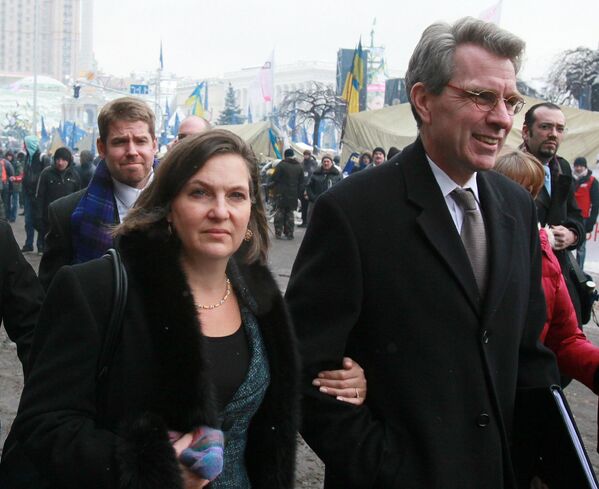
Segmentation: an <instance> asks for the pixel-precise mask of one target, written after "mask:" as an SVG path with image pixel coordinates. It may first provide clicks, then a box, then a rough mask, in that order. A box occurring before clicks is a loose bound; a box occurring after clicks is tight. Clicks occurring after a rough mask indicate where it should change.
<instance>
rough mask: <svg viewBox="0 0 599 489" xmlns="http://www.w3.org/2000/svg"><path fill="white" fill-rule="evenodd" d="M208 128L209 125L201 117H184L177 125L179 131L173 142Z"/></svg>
mask: <svg viewBox="0 0 599 489" xmlns="http://www.w3.org/2000/svg"><path fill="white" fill-rule="evenodd" d="M208 129H210V125H209V124H208V123H207V122H206V121H205V120H204V119H202V118H201V117H196V116H190V117H188V118H187V119H184V120H183V122H181V125H180V126H179V132H178V134H177V139H175V141H174V142H175V143H177V142H179V141H181V140H182V139H185V138H186V137H187V136H194V135H196V134H200V133H202V132H204V131H206V130H208Z"/></svg>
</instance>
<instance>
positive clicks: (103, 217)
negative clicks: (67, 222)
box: [71, 160, 117, 263]
mask: <svg viewBox="0 0 599 489" xmlns="http://www.w3.org/2000/svg"><path fill="white" fill-rule="evenodd" d="M115 216H116V203H115V201H114V193H113V188H112V178H111V176H110V172H109V171H108V167H107V166H106V162H105V161H104V160H102V161H100V163H99V164H98V167H97V168H96V172H95V173H94V176H93V177H92V179H91V181H90V182H89V186H88V187H87V191H86V192H85V193H84V194H83V197H82V198H81V200H80V201H79V203H78V204H77V207H76V208H75V210H74V211H73V214H72V215H71V230H72V231H71V237H72V243H73V251H74V253H73V262H72V263H84V262H86V261H89V260H93V259H94V258H100V257H101V256H102V255H104V254H105V253H106V251H108V249H109V248H110V247H111V246H112V244H113V239H112V234H111V231H112V230H111V227H112V226H113V225H114V224H116V222H117V220H116V219H115Z"/></svg>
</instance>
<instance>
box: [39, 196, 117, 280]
mask: <svg viewBox="0 0 599 489" xmlns="http://www.w3.org/2000/svg"><path fill="white" fill-rule="evenodd" d="M86 191H87V188H84V189H81V190H79V191H78V192H75V193H74V194H71V195H67V196H66V197H62V198H61V199H58V200H55V201H54V202H52V203H51V204H50V206H49V207H48V230H47V231H48V232H47V234H46V241H45V243H44V255H43V256H42V260H41V262H40V268H39V278H40V282H41V284H42V286H43V287H44V289H45V290H48V287H49V286H50V283H51V282H52V279H53V278H54V275H56V272H58V270H60V267H62V266H64V265H71V264H72V262H73V255H74V251H73V238H72V236H71V215H72V214H73V211H74V210H75V208H76V207H77V204H79V201H80V200H81V198H82V197H83V194H85V192H86ZM115 209H116V204H115ZM117 223H118V211H115V216H114V224H117ZM107 251H108V250H107Z"/></svg>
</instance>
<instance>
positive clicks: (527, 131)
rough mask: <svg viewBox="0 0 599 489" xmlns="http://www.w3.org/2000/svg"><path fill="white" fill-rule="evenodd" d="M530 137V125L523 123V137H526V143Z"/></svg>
mask: <svg viewBox="0 0 599 489" xmlns="http://www.w3.org/2000/svg"><path fill="white" fill-rule="evenodd" d="M529 137H530V132H529V129H528V126H527V125H526V124H522V139H524V142H525V143H528V138H529Z"/></svg>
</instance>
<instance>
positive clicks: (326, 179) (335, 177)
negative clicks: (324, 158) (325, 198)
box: [306, 166, 343, 202]
mask: <svg viewBox="0 0 599 489" xmlns="http://www.w3.org/2000/svg"><path fill="white" fill-rule="evenodd" d="M342 178H343V176H342V175H341V173H340V172H339V170H337V168H335V167H334V166H333V167H331V169H330V170H325V169H324V168H323V167H322V166H320V167H318V169H317V170H316V171H315V172H314V173H313V174H312V177H311V178H310V181H309V182H308V186H307V187H306V192H307V193H308V200H309V201H310V202H314V201H315V200H316V198H317V197H318V196H319V195H320V194H322V193H323V192H324V191H325V190H328V189H330V188H331V187H332V186H333V185H335V184H336V183H337V182H340V181H341V180H342Z"/></svg>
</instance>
